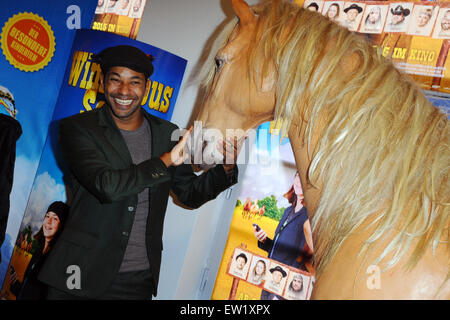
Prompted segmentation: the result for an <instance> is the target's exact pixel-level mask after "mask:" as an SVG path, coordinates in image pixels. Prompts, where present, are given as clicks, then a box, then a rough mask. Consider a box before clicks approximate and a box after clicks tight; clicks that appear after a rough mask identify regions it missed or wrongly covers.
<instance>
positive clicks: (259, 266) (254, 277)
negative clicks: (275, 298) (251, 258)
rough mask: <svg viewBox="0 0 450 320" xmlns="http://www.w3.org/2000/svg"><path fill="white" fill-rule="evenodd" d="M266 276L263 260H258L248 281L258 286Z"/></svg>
mask: <svg viewBox="0 0 450 320" xmlns="http://www.w3.org/2000/svg"><path fill="white" fill-rule="evenodd" d="M265 276H266V262H265V261H264V260H261V259H260V260H258V261H257V262H256V263H255V266H254V267H253V268H252V271H251V273H250V276H249V279H248V280H249V281H250V282H251V283H253V284H256V285H260V284H261V283H262V282H263V280H265Z"/></svg>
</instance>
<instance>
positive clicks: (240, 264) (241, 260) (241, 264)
mask: <svg viewBox="0 0 450 320" xmlns="http://www.w3.org/2000/svg"><path fill="white" fill-rule="evenodd" d="M245 263H246V262H245V259H244V258H242V257H239V258H237V259H236V268H238V269H239V270H242V269H244V266H245Z"/></svg>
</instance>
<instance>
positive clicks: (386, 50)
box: [382, 47, 391, 57]
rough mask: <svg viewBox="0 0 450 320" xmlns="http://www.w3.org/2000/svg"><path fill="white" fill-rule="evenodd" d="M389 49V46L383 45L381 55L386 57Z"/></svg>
mask: <svg viewBox="0 0 450 320" xmlns="http://www.w3.org/2000/svg"><path fill="white" fill-rule="evenodd" d="M390 50H391V47H384V48H383V51H382V55H383V56H384V57H387V56H388V55H389V51H390Z"/></svg>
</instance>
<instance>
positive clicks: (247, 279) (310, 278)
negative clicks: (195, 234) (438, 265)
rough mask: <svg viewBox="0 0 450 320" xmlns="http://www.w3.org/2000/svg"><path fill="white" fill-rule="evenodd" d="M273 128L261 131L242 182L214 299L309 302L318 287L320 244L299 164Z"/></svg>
mask: <svg viewBox="0 0 450 320" xmlns="http://www.w3.org/2000/svg"><path fill="white" fill-rule="evenodd" d="M271 125H272V126H273V124H271V123H265V124H263V125H261V126H260V127H259V128H258V131H257V137H256V140H255V143H254V145H253V147H252V150H251V154H250V158H249V164H248V166H247V169H246V171H245V175H244V176H243V177H242V178H241V179H240V180H241V183H242V189H241V193H240V195H239V196H238V200H237V203H236V206H235V208H234V213H233V217H232V221H231V226H230V231H229V234H228V239H227V243H226V247H225V250H224V252H223V256H222V261H221V264H220V267H219V270H218V274H217V278H216V281H215V286H214V290H213V293H212V297H211V298H212V299H213V300H226V299H229V300H281V299H287V300H307V299H309V298H310V295H311V291H312V288H313V286H314V266H313V264H312V254H313V250H314V245H313V243H312V235H311V231H310V225H309V219H308V215H307V211H306V208H305V207H304V206H303V204H304V203H303V202H302V200H301V199H302V198H303V194H302V189H301V183H300V179H299V178H297V177H296V172H297V167H296V164H295V159H294V156H293V153H292V149H291V145H290V143H289V139H287V138H286V137H284V138H283V139H280V136H279V134H278V132H279V130H277V129H276V128H273V127H272V128H271ZM297 179H298V180H297ZM294 184H295V187H294ZM298 184H299V185H300V186H298ZM294 191H295V192H294ZM294 199H295V200H294ZM297 200H298V202H296V203H294V201H297ZM308 227H309V229H308ZM261 231H264V232H265V233H266V235H267V236H266V238H265V239H262V238H261Z"/></svg>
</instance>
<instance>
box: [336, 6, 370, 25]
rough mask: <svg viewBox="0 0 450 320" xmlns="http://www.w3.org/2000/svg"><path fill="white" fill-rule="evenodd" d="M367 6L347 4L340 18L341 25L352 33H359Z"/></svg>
mask: <svg viewBox="0 0 450 320" xmlns="http://www.w3.org/2000/svg"><path fill="white" fill-rule="evenodd" d="M365 6H366V5H365V4H363V3H360V2H346V3H345V4H344V10H343V11H344V12H343V14H341V17H340V20H339V22H340V24H341V25H342V26H344V27H346V28H347V29H348V30H350V31H357V30H358V28H359V25H360V23H361V20H362V16H363V15H362V12H363V11H364V7H365Z"/></svg>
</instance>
